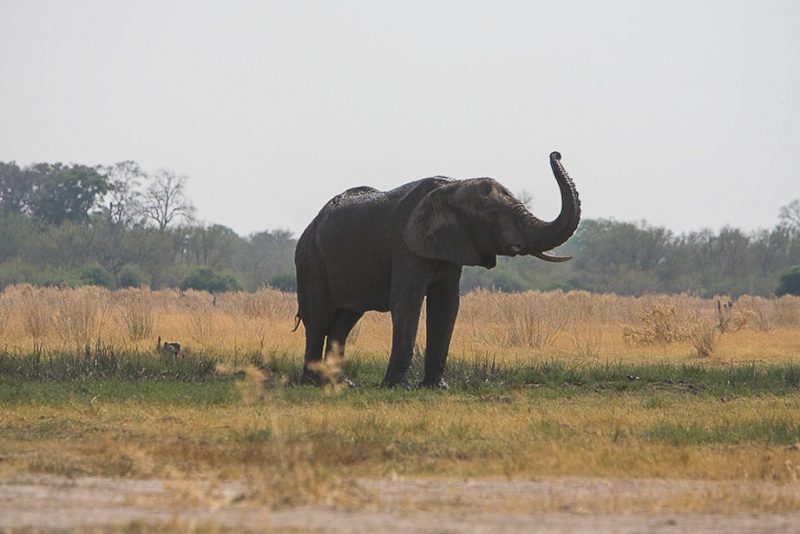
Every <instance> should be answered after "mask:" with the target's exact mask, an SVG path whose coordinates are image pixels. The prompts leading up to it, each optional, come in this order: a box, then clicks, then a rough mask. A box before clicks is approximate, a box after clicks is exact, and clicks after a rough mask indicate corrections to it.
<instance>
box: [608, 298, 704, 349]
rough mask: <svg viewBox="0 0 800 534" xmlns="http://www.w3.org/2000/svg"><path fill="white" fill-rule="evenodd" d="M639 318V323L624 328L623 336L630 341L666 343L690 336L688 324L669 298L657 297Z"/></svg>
mask: <svg viewBox="0 0 800 534" xmlns="http://www.w3.org/2000/svg"><path fill="white" fill-rule="evenodd" d="M638 319H639V322H638V324H635V325H624V326H623V328H622V338H623V339H624V340H625V341H627V342H629V343H635V344H639V345H666V344H668V343H672V342H675V341H682V340H684V339H686V338H687V337H689V331H688V330H687V328H686V325H685V324H681V322H680V320H679V318H678V308H677V307H676V306H675V304H674V303H673V302H671V301H669V300H667V299H664V298H660V299H657V300H656V301H655V302H653V303H652V304H650V305H649V306H647V307H646V308H645V309H643V310H642V311H641V312H640V313H639V317H638Z"/></svg>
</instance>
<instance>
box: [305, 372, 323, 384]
mask: <svg viewBox="0 0 800 534" xmlns="http://www.w3.org/2000/svg"><path fill="white" fill-rule="evenodd" d="M300 385H301V386H321V385H322V378H321V377H320V376H319V374H317V373H315V372H314V371H309V370H308V369H303V374H302V375H301V376H300Z"/></svg>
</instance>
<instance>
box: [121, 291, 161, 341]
mask: <svg viewBox="0 0 800 534" xmlns="http://www.w3.org/2000/svg"><path fill="white" fill-rule="evenodd" d="M119 297H120V299H119V301H120V302H119V305H118V308H119V315H120V317H121V320H122V324H123V325H124V326H125V331H126V333H127V334H128V337H129V338H130V339H131V340H132V341H134V342H137V341H141V340H143V339H147V338H152V337H153V326H154V324H155V314H154V312H153V298H152V294H151V292H150V290H148V289H123V290H120V292H119Z"/></svg>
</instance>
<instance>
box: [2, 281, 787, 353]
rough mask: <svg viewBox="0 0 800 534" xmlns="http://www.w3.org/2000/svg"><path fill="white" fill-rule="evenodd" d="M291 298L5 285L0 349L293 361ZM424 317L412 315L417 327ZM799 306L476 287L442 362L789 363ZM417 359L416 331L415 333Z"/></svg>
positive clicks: (376, 325)
mask: <svg viewBox="0 0 800 534" xmlns="http://www.w3.org/2000/svg"><path fill="white" fill-rule="evenodd" d="M296 309H297V306H296V300H295V296H294V295H293V294H288V293H282V292H280V291H277V290H274V289H263V290H260V291H258V292H256V293H226V294H220V295H216V296H213V295H210V294H208V293H204V292H196V291H187V292H179V291H176V290H165V291H149V290H147V289H126V290H119V291H108V290H104V289H98V288H88V287H85V288H78V289H69V288H65V289H58V288H38V287H33V286H29V285H21V286H11V287H8V288H6V289H5V291H4V292H3V293H2V294H0V346H3V347H5V350H6V351H7V352H9V353H18V354H21V353H28V352H30V350H31V349H30V347H31V343H33V346H34V348H35V350H43V349H44V350H59V351H64V350H67V351H70V350H76V351H80V350H83V349H84V348H85V347H86V346H88V345H90V344H97V345H100V346H120V347H130V348H138V349H141V348H143V347H144V348H147V349H148V350H150V349H154V348H155V346H156V338H157V337H158V336H160V337H161V338H162V339H163V340H164V341H172V342H179V343H181V345H182V346H183V351H184V353H185V354H187V355H191V354H213V355H215V356H219V357H226V356H237V355H242V354H253V353H260V354H269V353H278V354H296V355H297V357H298V359H299V358H300V355H301V354H302V352H303V346H304V343H305V339H304V336H303V334H302V327H301V329H300V331H299V332H294V331H293V328H294V321H295V317H294V316H295V313H296ZM424 320H425V314H424V309H423V315H422V317H421V319H420V321H421V323H422V325H421V326H423V325H424ZM799 330H800V298H798V297H791V296H785V297H781V298H780V299H775V298H773V299H765V298H758V297H746V298H744V297H743V298H741V299H739V300H738V301H736V302H733V303H730V300H729V299H727V298H717V299H701V298H698V297H694V296H690V295H680V296H645V297H640V298H636V297H620V296H617V295H597V294H590V293H586V292H576V291H573V292H562V291H551V292H533V291H530V292H525V293H518V294H506V293H499V292H491V291H486V290H480V291H475V292H471V293H469V294H467V295H465V296H463V297H462V299H461V309H460V312H459V316H458V320H457V322H456V329H455V332H454V335H453V342H452V345H451V354H452V356H453V357H455V358H457V357H466V358H474V357H475V356H476V355H477V356H485V355H487V354H491V355H492V357H493V358H495V359H496V360H497V361H498V362H502V361H508V360H510V361H517V360H520V359H550V358H554V357H558V358H561V359H566V360H568V361H569V360H574V361H583V360H587V359H589V360H597V359H601V360H602V359H605V360H614V361H620V362H626V361H627V362H635V361H641V360H642V359H643V358H644V359H646V358H659V359H663V358H671V359H677V360H686V359H691V358H697V355H698V354H699V355H703V356H705V357H709V356H713V357H714V358H712V360H713V361H719V362H727V361H734V360H747V359H751V360H759V361H792V360H793V359H796V358H797V356H798V354H800V336H798V335H797V334H798V331H799ZM417 343H418V346H419V347H420V352H421V351H423V350H424V346H425V328H424V326H423V327H422V328H420V329H419V334H418V340H417ZM390 348H391V320H390V317H389V315H388V314H379V313H374V312H369V313H367V314H366V315H365V316H364V318H363V319H362V320H361V321H360V323H359V324H358V325H357V326H356V328H355V329H354V332H353V334H352V335H351V336H350V338H349V339H348V346H347V352H348V354H354V353H358V354H362V355H372V356H374V357H379V358H383V357H386V356H387V355H388V353H389V350H390Z"/></svg>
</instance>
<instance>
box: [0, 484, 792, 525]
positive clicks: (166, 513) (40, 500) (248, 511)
mask: <svg viewBox="0 0 800 534" xmlns="http://www.w3.org/2000/svg"><path fill="white" fill-rule="evenodd" d="M260 491H261V490H260V488H259V486H258V484H257V483H252V482H250V483H248V482H197V481H190V482H187V481H164V480H128V479H103V478H76V479H68V478H55V477H53V478H51V477H47V478H33V477H26V478H16V479H0V531H9V530H11V529H26V532H31V531H33V532H48V531H59V532H63V531H65V530H67V531H68V530H72V529H75V530H77V529H80V530H81V531H85V530H94V529H97V530H100V529H102V530H104V531H109V530H110V531H114V530H117V529H119V530H121V529H123V528H125V527H128V528H132V527H135V526H138V527H143V526H148V527H161V528H163V529H164V531H179V532H180V531H183V532H186V531H192V532H194V531H218V530H224V529H231V530H236V531H259V532H298V531H299V532H333V533H337V532H355V533H365V534H366V533H369V534H374V532H381V531H385V530H387V529H389V528H391V530H392V531H393V532H423V533H428V532H430V533H448V532H465V533H483V532H486V533H489V532H492V533H502V532H509V533H511V532H587V533H588V532H597V531H601V532H619V533H634V532H687V531H702V532H765V533H766V532H795V531H796V528H797V521H798V519H800V507H798V503H800V486H799V485H798V484H791V485H775V484H769V483H749V482H709V481H686V480H616V479H613V480H612V479H595V478H555V479H541V480H530V481H505V480H468V481H464V480H452V479H449V480H441V479H434V480H419V479H411V480H404V479H396V480H367V479H362V480H356V481H350V482H347V483H342V484H340V485H339V487H338V488H337V489H336V491H335V492H333V493H332V494H331V495H329V496H327V497H323V498H322V499H319V500H318V502H316V503H315V504H313V505H305V506H299V507H292V508H279V509H270V508H269V507H268V506H266V505H264V504H263V503H264V500H263V499H262V498H261V496H260ZM319 501H321V502H319Z"/></svg>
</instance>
